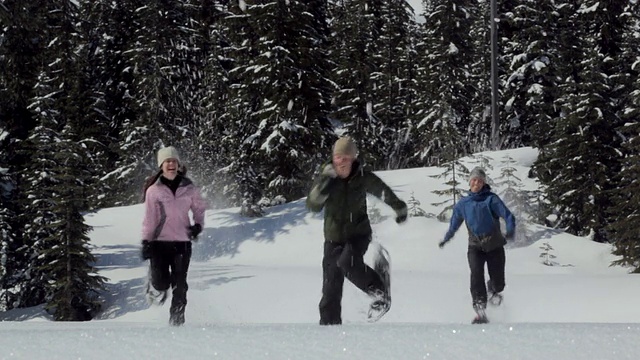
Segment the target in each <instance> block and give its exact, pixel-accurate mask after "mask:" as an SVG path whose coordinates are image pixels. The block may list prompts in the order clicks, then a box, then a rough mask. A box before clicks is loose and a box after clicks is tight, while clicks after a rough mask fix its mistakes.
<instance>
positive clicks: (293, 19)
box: [226, 0, 330, 208]
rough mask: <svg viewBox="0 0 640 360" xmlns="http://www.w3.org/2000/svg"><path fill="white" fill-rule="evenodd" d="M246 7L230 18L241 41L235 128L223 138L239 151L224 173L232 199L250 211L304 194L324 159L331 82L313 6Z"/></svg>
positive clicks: (321, 23) (322, 23)
mask: <svg viewBox="0 0 640 360" xmlns="http://www.w3.org/2000/svg"><path fill="white" fill-rule="evenodd" d="M246 5H247V6H246V8H245V9H244V11H243V9H241V8H238V9H235V11H236V12H238V15H239V16H238V17H235V18H233V21H234V24H233V25H234V26H236V28H237V29H238V30H239V31H238V32H237V34H245V36H244V37H243V38H237V40H236V42H235V43H234V44H235V46H237V50H236V52H235V59H234V60H236V61H237V65H236V67H235V68H234V69H233V70H232V71H231V74H232V81H233V82H234V83H235V84H237V85H234V88H235V89H234V94H233V97H232V98H233V100H232V103H231V109H230V110H231V114H232V115H231V116H233V117H232V119H233V121H234V122H235V124H234V126H233V127H232V128H231V129H230V130H231V133H230V136H228V137H227V139H228V140H229V141H230V142H233V143H235V144H238V145H239V147H240V151H239V156H237V157H235V158H232V159H230V160H231V163H230V165H228V167H227V169H228V170H226V171H228V173H229V174H231V175H232V176H233V177H235V178H236V181H235V182H234V183H236V184H237V185H235V186H236V187H237V190H236V191H235V192H236V193H237V194H238V195H236V196H239V197H241V199H242V201H241V202H242V203H244V204H245V207H246V208H252V207H253V206H252V204H257V202H258V201H260V200H261V199H262V197H263V196H266V197H267V198H268V199H274V198H276V197H280V196H283V197H285V198H286V199H287V200H288V201H291V200H293V199H297V198H299V197H301V196H304V194H305V193H306V191H307V188H308V185H309V179H310V178H311V174H312V172H313V171H314V170H315V165H316V164H317V163H318V162H320V161H322V160H323V159H322V157H323V155H322V154H321V153H319V152H318V149H322V148H326V146H327V145H325V144H326V143H327V138H326V135H327V133H328V129H330V123H329V121H328V117H327V115H328V110H329V108H328V106H329V101H328V99H329V97H328V95H329V94H328V90H329V82H328V80H327V78H326V77H324V76H323V74H326V72H327V69H328V66H327V62H326V53H325V52H326V49H325V45H324V44H325V42H326V39H325V38H324V35H325V33H326V15H324V17H323V16H322V15H321V14H319V13H318V9H317V8H316V7H315V6H314V5H318V2H314V3H309V2H306V1H284V0H274V1H255V2H247V3H246ZM312 6H313V7H312ZM272 24H279V25H278V26H272ZM323 59H324V60H323ZM229 170H230V171H229ZM269 202H270V201H269Z"/></svg>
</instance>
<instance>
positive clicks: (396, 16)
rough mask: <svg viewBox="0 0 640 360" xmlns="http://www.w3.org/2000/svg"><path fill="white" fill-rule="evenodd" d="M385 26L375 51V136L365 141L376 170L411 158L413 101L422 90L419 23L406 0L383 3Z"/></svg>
mask: <svg viewBox="0 0 640 360" xmlns="http://www.w3.org/2000/svg"><path fill="white" fill-rule="evenodd" d="M380 14H381V20H382V28H381V31H380V32H381V35H380V38H379V39H378V40H377V45H376V47H375V49H373V50H375V53H374V54H372V55H374V57H375V69H376V70H375V71H374V72H373V73H372V76H371V77H372V79H371V80H372V81H373V82H375V84H376V85H375V99H374V100H375V102H373V103H372V106H371V108H370V109H368V113H367V115H368V117H369V119H370V120H371V121H372V122H374V123H375V124H376V127H375V135H374V136H369V137H367V138H366V139H364V140H363V142H364V143H365V148H366V149H367V152H368V158H367V162H368V164H369V165H371V166H372V167H373V168H374V169H380V168H382V169H396V168H399V167H403V166H404V165H405V164H406V163H408V161H409V156H410V155H411V152H409V151H408V149H407V147H408V146H409V145H410V144H411V142H410V140H411V136H410V132H411V130H412V125H411V124H412V122H413V121H415V119H414V118H413V116H412V115H413V114H412V111H413V109H414V107H413V104H412V103H413V101H414V100H415V99H416V97H417V95H416V94H417V92H418V91H419V90H418V89H417V88H416V86H415V76H416V68H417V64H416V58H417V53H416V49H415V41H416V35H417V25H416V23H415V20H414V18H415V17H414V14H413V11H412V10H411V8H410V7H409V6H408V4H407V3H406V1H404V0H392V1H388V2H386V3H385V4H383V7H382V10H381V13H380Z"/></svg>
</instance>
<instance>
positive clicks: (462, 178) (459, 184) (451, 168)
mask: <svg viewBox="0 0 640 360" xmlns="http://www.w3.org/2000/svg"><path fill="white" fill-rule="evenodd" d="M442 167H443V168H444V171H443V172H442V173H440V174H438V175H432V176H431V177H433V178H436V179H443V181H444V183H443V184H444V185H446V186H447V187H446V188H445V189H439V190H433V191H432V193H434V194H436V195H438V196H441V197H445V198H446V199H445V200H444V201H441V202H439V203H433V204H431V205H433V206H438V207H440V206H443V205H444V208H443V209H442V211H441V212H440V213H439V214H438V216H437V217H438V220H440V221H443V222H446V221H448V220H449V219H450V218H451V214H452V213H453V207H454V206H456V203H457V202H458V200H459V199H460V198H461V197H463V196H464V195H466V194H467V188H466V187H465V186H464V185H463V184H465V183H466V182H467V180H468V178H469V169H468V168H467V167H466V166H465V165H464V164H462V163H461V162H460V161H459V160H453V161H449V162H446V163H444V164H443V165H442Z"/></svg>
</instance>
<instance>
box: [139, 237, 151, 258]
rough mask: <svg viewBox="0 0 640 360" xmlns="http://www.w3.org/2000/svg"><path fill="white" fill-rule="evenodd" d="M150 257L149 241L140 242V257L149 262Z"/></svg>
mask: <svg viewBox="0 0 640 360" xmlns="http://www.w3.org/2000/svg"><path fill="white" fill-rule="evenodd" d="M152 255H153V246H152V244H151V241H149V240H142V250H141V251H140V257H141V258H142V260H149V259H151V256H152Z"/></svg>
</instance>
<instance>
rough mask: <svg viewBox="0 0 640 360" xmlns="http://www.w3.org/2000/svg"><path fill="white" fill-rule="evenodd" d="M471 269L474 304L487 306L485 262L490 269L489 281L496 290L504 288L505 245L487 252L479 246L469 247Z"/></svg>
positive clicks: (468, 257) (468, 254) (499, 290)
mask: <svg viewBox="0 0 640 360" xmlns="http://www.w3.org/2000/svg"><path fill="white" fill-rule="evenodd" d="M467 259H468V260H469V269H470V270H471V298H472V299H473V305H474V306H480V307H483V308H484V307H485V306H486V304H487V288H486V286H485V284H484V264H485V263H486V264H487V270H488V271H489V282H490V284H491V287H492V290H493V291H494V292H497V293H499V292H501V291H502V290H504V285H505V284H504V266H505V254H504V247H502V246H501V247H499V248H497V249H495V250H492V251H489V252H485V251H483V250H482V249H481V248H478V247H472V246H470V247H469V250H468V251H467Z"/></svg>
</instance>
